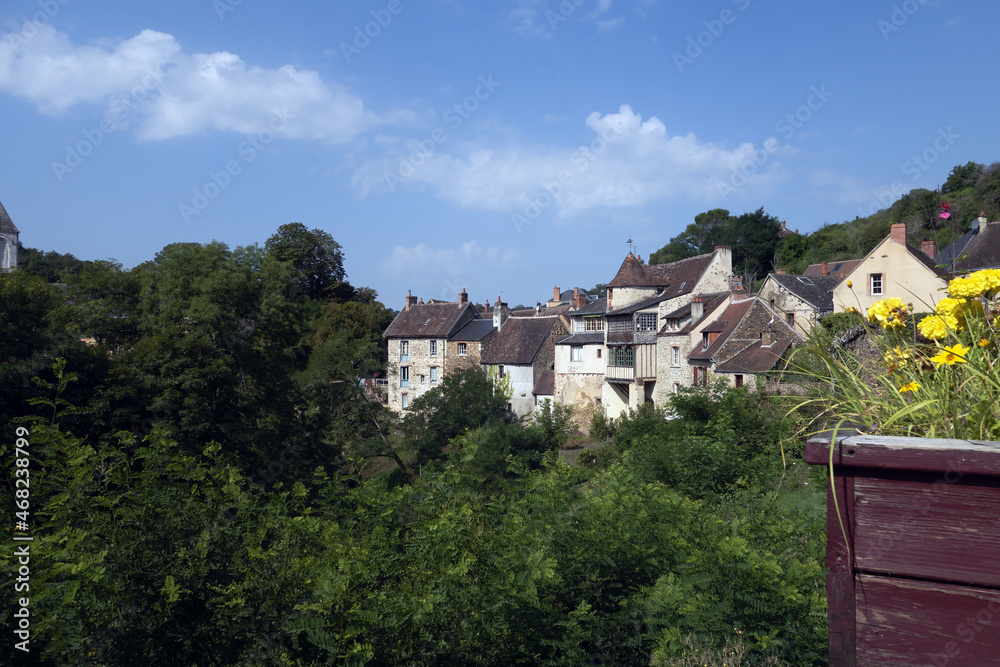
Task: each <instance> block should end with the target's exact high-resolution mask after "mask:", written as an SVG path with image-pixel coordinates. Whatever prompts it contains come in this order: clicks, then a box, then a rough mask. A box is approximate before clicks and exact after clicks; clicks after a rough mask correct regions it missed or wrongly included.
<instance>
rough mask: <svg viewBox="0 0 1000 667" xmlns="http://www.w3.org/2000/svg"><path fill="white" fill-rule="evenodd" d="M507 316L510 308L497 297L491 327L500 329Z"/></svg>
mask: <svg viewBox="0 0 1000 667" xmlns="http://www.w3.org/2000/svg"><path fill="white" fill-rule="evenodd" d="M557 289H558V288H557ZM508 317H510V309H509V308H507V304H506V303H504V302H503V301H501V300H500V297H497V303H496V305H495V306H494V307H493V328H494V329H496V330H497V331H501V330H502V329H503V325H504V323H505V322H506V321H507V318H508Z"/></svg>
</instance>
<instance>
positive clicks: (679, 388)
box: [674, 382, 681, 394]
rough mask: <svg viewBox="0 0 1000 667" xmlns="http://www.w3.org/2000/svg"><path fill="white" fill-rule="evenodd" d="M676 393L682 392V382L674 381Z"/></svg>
mask: <svg viewBox="0 0 1000 667" xmlns="http://www.w3.org/2000/svg"><path fill="white" fill-rule="evenodd" d="M674 393H675V394H679V393H681V383H680V382H675V383H674Z"/></svg>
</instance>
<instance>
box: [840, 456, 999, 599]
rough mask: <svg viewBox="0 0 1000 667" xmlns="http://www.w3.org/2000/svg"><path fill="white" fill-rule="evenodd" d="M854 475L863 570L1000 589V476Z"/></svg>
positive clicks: (857, 553)
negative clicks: (954, 479) (949, 478)
mask: <svg viewBox="0 0 1000 667" xmlns="http://www.w3.org/2000/svg"><path fill="white" fill-rule="evenodd" d="M973 479H975V480H978V481H981V482H982V483H984V484H986V485H984V486H980V485H973V484H970V483H968V482H970V481H972V480H973ZM854 480H855V481H854V494H855V503H854V510H855V514H854V528H855V533H854V549H855V567H856V568H857V569H860V570H865V571H868V572H881V573H885V574H895V575H900V576H906V577H914V578H923V579H936V580H941V581H951V582H955V583H961V584H971V585H979V586H996V587H1000V512H998V508H1000V478H994V477H986V478H983V477H976V478H972V477H966V478H965V480H962V481H960V482H958V483H956V484H946V483H945V482H944V481H943V479H941V478H940V477H939V476H937V475H928V474H923V473H921V474H918V475H914V474H912V473H911V478H910V479H880V478H871V477H865V476H856V477H855V478H854Z"/></svg>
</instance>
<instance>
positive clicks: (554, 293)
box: [552, 285, 559, 301]
mask: <svg viewBox="0 0 1000 667" xmlns="http://www.w3.org/2000/svg"><path fill="white" fill-rule="evenodd" d="M552 300H553V301H558V300H559V286H558V285H556V286H555V287H553V288H552Z"/></svg>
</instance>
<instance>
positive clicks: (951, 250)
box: [938, 223, 979, 268]
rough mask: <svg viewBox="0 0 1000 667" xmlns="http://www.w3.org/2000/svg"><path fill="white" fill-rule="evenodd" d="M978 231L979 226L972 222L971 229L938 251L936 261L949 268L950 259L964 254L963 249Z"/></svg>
mask: <svg viewBox="0 0 1000 667" xmlns="http://www.w3.org/2000/svg"><path fill="white" fill-rule="evenodd" d="M978 233H979V226H978V224H977V223H973V226H972V229H970V230H969V231H967V232H965V233H964V234H962V235H961V236H960V237H958V240H957V241H955V242H954V243H952V244H951V245H949V246H948V247H947V248H945V249H944V250H942V251H941V252H940V253H938V262H939V263H941V264H944V265H945V266H946V267H948V268H951V262H952V260H953V259H954V258H956V257H961V256H962V255H964V254H965V249H966V248H967V247H968V245H969V242H970V241H971V240H972V239H973V238H975V237H976V235H977V234H978Z"/></svg>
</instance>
